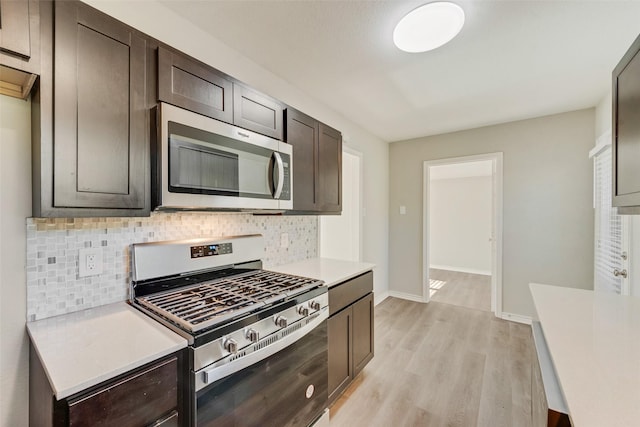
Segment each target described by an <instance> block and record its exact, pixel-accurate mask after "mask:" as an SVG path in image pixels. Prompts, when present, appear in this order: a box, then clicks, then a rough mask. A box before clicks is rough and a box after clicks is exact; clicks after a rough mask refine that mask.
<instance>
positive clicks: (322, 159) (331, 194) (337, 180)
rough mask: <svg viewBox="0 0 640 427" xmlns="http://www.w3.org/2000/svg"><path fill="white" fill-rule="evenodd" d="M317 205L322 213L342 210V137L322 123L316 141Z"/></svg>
mask: <svg viewBox="0 0 640 427" xmlns="http://www.w3.org/2000/svg"><path fill="white" fill-rule="evenodd" d="M294 166H295V165H294ZM318 204H319V205H320V210H321V211H322V212H334V213H339V212H340V211H341V210H342V135H341V134H340V132H338V131H337V130H335V129H332V128H330V127H329V126H326V125H324V124H322V123H320V128H319V140H318Z"/></svg>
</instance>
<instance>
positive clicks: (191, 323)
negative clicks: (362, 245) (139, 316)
mask: <svg viewBox="0 0 640 427" xmlns="http://www.w3.org/2000/svg"><path fill="white" fill-rule="evenodd" d="M319 283H321V282H320V281H318V280H314V279H308V278H305V277H298V276H290V275H287V274H282V273H273V272H270V271H264V270H255V271H250V272H248V273H243V274H239V275H237V276H231V277H226V278H223V279H217V280H214V281H211V282H206V283H201V284H197V285H193V286H189V287H187V288H181V289H178V290H174V291H169V292H164V293H160V294H152V295H147V296H143V297H138V298H137V301H138V302H139V303H140V304H142V305H143V306H145V307H147V308H148V309H150V310H153V311H154V312H156V313H158V314H160V315H162V316H164V317H165V318H167V319H169V320H172V321H173V322H175V323H177V324H178V325H180V326H182V327H183V328H185V329H186V330H187V331H190V332H196V331H199V330H202V329H205V328H208V327H210V326H213V325H216V324H220V323H223V322H225V321H227V320H229V319H231V318H233V317H236V316H239V315H241V314H245V313H248V312H251V311H254V310H256V309H259V308H261V307H263V306H265V305H267V304H271V303H273V302H276V301H280V300H283V299H285V298H287V297H291V296H294V295H298V294H300V293H302V292H304V291H306V290H307V289H310V288H312V287H315V286H317V285H318V284H319Z"/></svg>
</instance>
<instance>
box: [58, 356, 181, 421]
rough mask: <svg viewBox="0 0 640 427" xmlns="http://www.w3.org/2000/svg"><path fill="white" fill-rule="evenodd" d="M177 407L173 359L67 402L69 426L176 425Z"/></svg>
mask: <svg viewBox="0 0 640 427" xmlns="http://www.w3.org/2000/svg"><path fill="white" fill-rule="evenodd" d="M177 407H178V359H177V358H176V357H173V358H171V359H169V360H166V361H163V362H161V363H160V364H158V365H155V366H151V367H150V368H148V369H146V370H144V371H142V372H137V373H135V374H132V375H131V376H128V377H125V378H123V379H121V380H120V381H118V382H116V383H115V384H111V385H109V386H107V387H104V388H102V389H99V390H97V391H95V392H94V393H91V394H89V395H83V396H79V397H77V398H74V399H73V400H69V401H68V411H69V425H70V426H72V427H75V426H87V427H88V426H91V427H111V426H113V427H128V426H131V427H133V426H149V425H166V426H170V425H177V417H178V415H177V411H176V409H177ZM163 423H164V424H163Z"/></svg>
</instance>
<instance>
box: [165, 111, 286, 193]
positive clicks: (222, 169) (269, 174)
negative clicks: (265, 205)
mask: <svg viewBox="0 0 640 427" xmlns="http://www.w3.org/2000/svg"><path fill="white" fill-rule="evenodd" d="M168 128H169V191H170V192H175V193H192V194H213V195H223V196H238V197H252V198H265V199H272V198H273V193H274V183H273V168H274V156H273V153H274V152H273V150H269V149H266V148H263V147H259V146H256V145H253V144H250V143H246V142H243V141H239V140H237V139H233V138H229V137H226V136H223V135H218V134H215V133H211V132H206V131H203V130H200V129H195V128H192V127H189V126H185V125H182V124H179V123H175V122H171V121H170V122H169V123H168Z"/></svg>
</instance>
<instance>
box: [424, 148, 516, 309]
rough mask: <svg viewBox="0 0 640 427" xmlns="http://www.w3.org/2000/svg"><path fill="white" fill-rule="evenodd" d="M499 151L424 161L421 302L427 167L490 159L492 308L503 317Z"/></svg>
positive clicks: (426, 227) (426, 266)
mask: <svg viewBox="0 0 640 427" xmlns="http://www.w3.org/2000/svg"><path fill="white" fill-rule="evenodd" d="M502 158H503V155H502V153H501V152H496V153H487V154H478V155H472V156H463V157H451V158H446V159H438V160H427V161H424V162H423V184H422V185H423V187H422V196H423V197H422V200H423V206H422V301H423V302H429V301H430V300H431V297H430V292H429V255H430V243H429V240H430V239H429V224H430V218H429V207H430V203H431V202H430V197H431V195H430V190H429V187H430V183H431V173H430V168H431V167H433V166H443V165H451V164H458V163H469V162H478V161H484V160H490V161H491V162H492V165H493V168H492V169H493V173H492V177H493V179H492V187H493V188H492V195H493V197H492V211H493V213H492V220H491V231H492V233H491V234H492V237H491V240H492V242H491V243H492V245H491V311H492V312H493V313H494V314H495V316H496V317H500V318H501V317H502V234H503V212H502V206H503V168H502Z"/></svg>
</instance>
